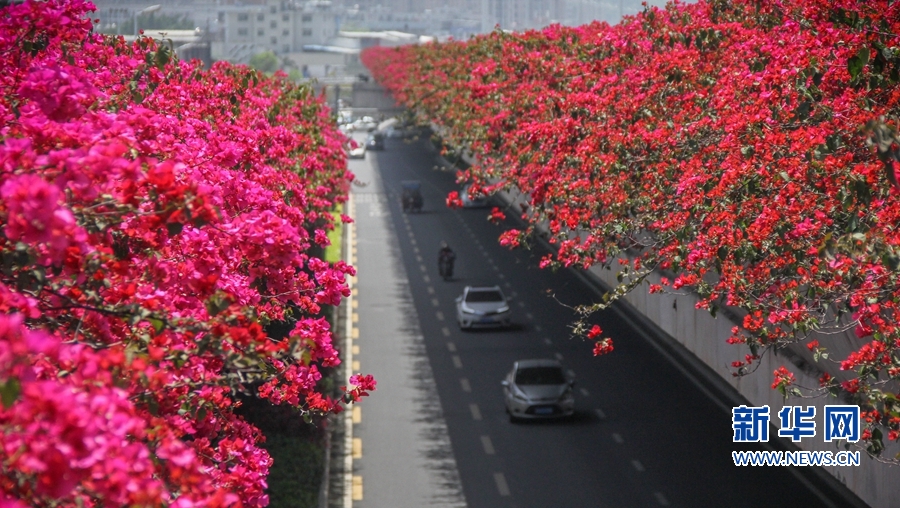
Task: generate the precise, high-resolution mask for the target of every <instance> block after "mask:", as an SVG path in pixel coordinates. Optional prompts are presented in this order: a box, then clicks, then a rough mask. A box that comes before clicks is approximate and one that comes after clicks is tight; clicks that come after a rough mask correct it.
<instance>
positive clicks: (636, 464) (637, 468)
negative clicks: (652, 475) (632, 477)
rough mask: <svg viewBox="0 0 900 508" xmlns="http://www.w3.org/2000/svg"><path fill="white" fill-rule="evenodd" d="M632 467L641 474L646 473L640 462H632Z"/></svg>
mask: <svg viewBox="0 0 900 508" xmlns="http://www.w3.org/2000/svg"><path fill="white" fill-rule="evenodd" d="M631 465H632V466H634V468H635V469H636V470H637V471H638V472H639V473H640V472H643V471H644V465H643V464H641V461H639V460H632V461H631Z"/></svg>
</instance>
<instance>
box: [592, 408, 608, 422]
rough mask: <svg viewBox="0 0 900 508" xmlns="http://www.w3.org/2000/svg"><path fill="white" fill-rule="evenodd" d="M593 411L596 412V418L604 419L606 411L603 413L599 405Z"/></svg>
mask: <svg viewBox="0 0 900 508" xmlns="http://www.w3.org/2000/svg"><path fill="white" fill-rule="evenodd" d="M594 412H595V413H597V418H600V419H601V420H605V419H606V413H604V412H603V410H602V409H600V408H599V407H598V408H597V409H595V410H594Z"/></svg>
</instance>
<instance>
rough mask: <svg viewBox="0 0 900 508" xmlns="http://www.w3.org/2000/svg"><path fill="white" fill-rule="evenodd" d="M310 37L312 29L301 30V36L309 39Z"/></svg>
mask: <svg viewBox="0 0 900 508" xmlns="http://www.w3.org/2000/svg"><path fill="white" fill-rule="evenodd" d="M310 35H312V28H304V29H303V36H304V37H309V36H310Z"/></svg>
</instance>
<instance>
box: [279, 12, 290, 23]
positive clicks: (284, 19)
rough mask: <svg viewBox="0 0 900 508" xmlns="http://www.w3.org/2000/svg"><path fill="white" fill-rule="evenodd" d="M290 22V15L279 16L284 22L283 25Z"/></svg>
mask: <svg viewBox="0 0 900 508" xmlns="http://www.w3.org/2000/svg"><path fill="white" fill-rule="evenodd" d="M290 20H291V15H290V14H282V15H281V21H284V22H285V23H287V22H288V21H290Z"/></svg>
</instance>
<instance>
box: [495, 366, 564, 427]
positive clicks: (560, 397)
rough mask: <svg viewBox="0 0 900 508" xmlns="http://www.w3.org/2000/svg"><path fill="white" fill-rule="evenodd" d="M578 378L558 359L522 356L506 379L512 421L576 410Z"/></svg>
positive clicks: (562, 415) (561, 415)
mask: <svg viewBox="0 0 900 508" xmlns="http://www.w3.org/2000/svg"><path fill="white" fill-rule="evenodd" d="M574 384H575V380H574V379H573V378H572V377H570V376H568V375H566V373H565V372H564V371H563V368H562V365H561V364H560V363H559V362H558V361H556V360H519V361H517V362H515V363H514V364H513V368H512V370H511V371H509V374H507V375H506V379H504V380H503V395H504V399H505V400H506V412H507V413H508V414H509V421H511V422H516V421H518V420H519V419H537V418H561V417H568V416H572V415H573V414H575V396H574V394H573V393H572V386H573V385H574Z"/></svg>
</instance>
